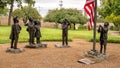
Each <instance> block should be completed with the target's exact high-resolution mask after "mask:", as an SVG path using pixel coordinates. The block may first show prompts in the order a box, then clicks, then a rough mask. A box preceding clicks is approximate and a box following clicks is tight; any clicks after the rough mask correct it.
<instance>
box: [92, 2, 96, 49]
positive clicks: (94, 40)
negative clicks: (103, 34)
mask: <svg viewBox="0 0 120 68" xmlns="http://www.w3.org/2000/svg"><path fill="white" fill-rule="evenodd" d="M94 13H95V14H94V31H93V33H94V35H93V51H96V50H95V47H96V21H97V0H95V8H94Z"/></svg>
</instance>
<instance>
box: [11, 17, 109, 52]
mask: <svg viewBox="0 0 120 68" xmlns="http://www.w3.org/2000/svg"><path fill="white" fill-rule="evenodd" d="M28 20H29V22H27V20H23V22H24V25H25V26H27V29H26V30H27V32H28V33H29V46H33V45H35V44H38V45H39V46H41V45H42V44H41V42H40V37H41V31H40V27H41V22H40V21H38V20H33V19H32V18H31V17H28ZM13 22H14V23H13V25H12V28H11V34H10V39H11V47H10V48H13V49H17V43H18V39H19V33H20V31H21V26H20V25H19V20H18V17H17V16H16V17H14V18H13ZM69 26H70V22H69V21H68V20H67V19H64V20H63V22H62V47H69V46H68V27H69ZM108 26H109V23H108V22H105V23H104V26H101V25H100V26H99V27H98V32H99V33H100V53H101V54H102V51H103V47H104V53H103V54H106V46H107V33H108ZM35 38H36V43H35V42H34V39H35Z"/></svg>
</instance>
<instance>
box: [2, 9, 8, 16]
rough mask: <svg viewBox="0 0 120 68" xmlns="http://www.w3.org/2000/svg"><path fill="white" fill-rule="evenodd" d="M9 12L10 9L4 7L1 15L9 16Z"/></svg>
mask: <svg viewBox="0 0 120 68" xmlns="http://www.w3.org/2000/svg"><path fill="white" fill-rule="evenodd" d="M7 12H8V8H7V7H4V8H0V15H7Z"/></svg>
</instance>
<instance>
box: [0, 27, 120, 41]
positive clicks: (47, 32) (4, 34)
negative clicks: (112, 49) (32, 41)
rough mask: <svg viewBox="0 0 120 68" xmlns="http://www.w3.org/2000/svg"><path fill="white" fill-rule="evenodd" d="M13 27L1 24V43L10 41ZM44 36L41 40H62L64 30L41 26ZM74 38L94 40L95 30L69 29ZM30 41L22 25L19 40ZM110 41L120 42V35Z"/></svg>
mask: <svg viewBox="0 0 120 68" xmlns="http://www.w3.org/2000/svg"><path fill="white" fill-rule="evenodd" d="M10 31H11V27H10V26H0V43H10V39H9V35H10ZM41 33H42V38H41V41H61V40H62V30H61V29H54V28H41ZM96 36H97V38H96V39H97V41H99V34H98V33H97V35H96ZM73 38H82V39H86V40H88V41H92V40H93V31H92V30H91V31H88V30H69V37H68V40H69V41H72V40H73ZM27 41H28V32H27V31H26V27H24V26H23V27H22V30H21V33H20V35H19V42H27ZM108 42H110V43H120V36H115V37H114V36H110V35H109V36H108Z"/></svg>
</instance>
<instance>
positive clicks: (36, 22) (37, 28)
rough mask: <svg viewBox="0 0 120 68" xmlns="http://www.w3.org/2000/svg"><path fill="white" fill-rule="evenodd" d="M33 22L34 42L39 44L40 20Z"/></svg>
mask: <svg viewBox="0 0 120 68" xmlns="http://www.w3.org/2000/svg"><path fill="white" fill-rule="evenodd" d="M34 24H35V38H36V42H37V44H40V37H41V31H40V27H41V22H40V21H38V20H35V21H34Z"/></svg>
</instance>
